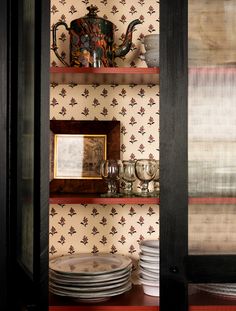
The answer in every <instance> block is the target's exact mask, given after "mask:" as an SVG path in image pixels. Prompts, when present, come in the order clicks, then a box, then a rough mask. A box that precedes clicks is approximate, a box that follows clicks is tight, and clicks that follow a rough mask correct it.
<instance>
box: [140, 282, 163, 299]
mask: <svg viewBox="0 0 236 311" xmlns="http://www.w3.org/2000/svg"><path fill="white" fill-rule="evenodd" d="M142 286H143V291H144V294H146V295H149V296H155V297H159V295H160V292H159V286H150V285H145V284H143V285H142Z"/></svg>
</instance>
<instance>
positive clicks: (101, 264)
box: [49, 253, 132, 302]
mask: <svg viewBox="0 0 236 311" xmlns="http://www.w3.org/2000/svg"><path fill="white" fill-rule="evenodd" d="M131 269H132V262H131V259H130V258H129V257H128V256H123V255H118V254H109V253H98V254H89V253H83V254H73V255H68V256H67V255H66V256H61V257H57V258H55V259H52V260H50V263H49V288H50V291H51V292H52V293H53V294H56V295H60V296H66V297H71V298H76V299H79V300H82V301H84V302H98V301H103V300H106V299H109V298H110V297H112V296H116V295H120V294H122V293H124V292H126V291H128V290H130V289H131V287H132V283H131V281H130V278H131Z"/></svg>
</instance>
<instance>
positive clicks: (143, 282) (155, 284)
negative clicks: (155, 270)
mask: <svg viewBox="0 0 236 311" xmlns="http://www.w3.org/2000/svg"><path fill="white" fill-rule="evenodd" d="M139 280H140V282H141V283H142V284H143V285H149V286H158V287H159V280H156V281H154V280H153V281H151V280H147V279H145V278H142V277H141V276H140V277H139Z"/></svg>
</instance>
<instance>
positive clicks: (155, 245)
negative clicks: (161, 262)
mask: <svg viewBox="0 0 236 311" xmlns="http://www.w3.org/2000/svg"><path fill="white" fill-rule="evenodd" d="M139 247H140V249H141V251H142V253H144V254H145V255H152V254H153V255H159V240H143V241H142V242H141V243H140V244H139Z"/></svg>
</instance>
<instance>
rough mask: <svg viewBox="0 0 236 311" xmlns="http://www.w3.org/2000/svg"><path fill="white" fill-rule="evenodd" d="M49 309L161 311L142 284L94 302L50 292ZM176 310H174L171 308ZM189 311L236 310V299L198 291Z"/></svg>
mask: <svg viewBox="0 0 236 311" xmlns="http://www.w3.org/2000/svg"><path fill="white" fill-rule="evenodd" d="M49 301H50V303H49V305H50V306H49V311H84V310H87V311H120V310H123V311H159V310H160V308H159V298H158V297H152V296H148V295H145V294H144V293H143V289H142V286H140V285H134V286H133V288H132V290H131V291H129V292H127V293H124V294H122V295H119V296H116V297H112V298H110V299H109V300H107V301H103V302H100V303H94V304H88V303H87V304H85V303H80V302H79V301H76V300H72V299H69V298H66V297H60V296H56V295H53V294H50V298H49ZM170 311H174V310H170ZM189 311H236V300H235V299H230V298H221V297H219V296H216V295H212V294H208V293H203V292H198V293H195V294H193V295H190V296H189Z"/></svg>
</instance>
